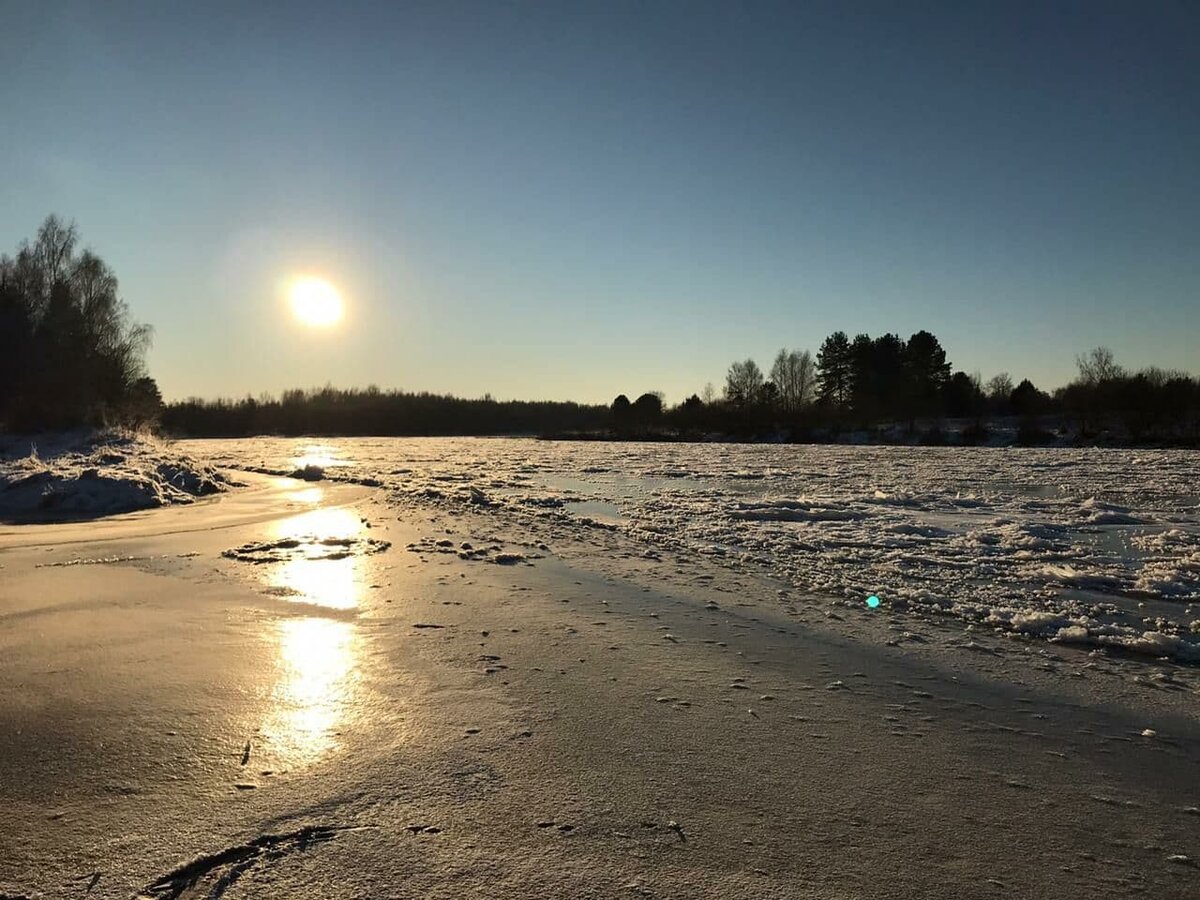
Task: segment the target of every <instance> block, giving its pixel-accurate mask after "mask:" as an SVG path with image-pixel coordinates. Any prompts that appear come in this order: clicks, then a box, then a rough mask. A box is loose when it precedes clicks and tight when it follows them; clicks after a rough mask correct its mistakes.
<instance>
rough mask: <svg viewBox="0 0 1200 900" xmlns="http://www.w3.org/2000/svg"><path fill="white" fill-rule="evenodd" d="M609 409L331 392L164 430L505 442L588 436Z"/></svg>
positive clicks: (173, 414) (177, 408) (248, 404)
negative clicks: (503, 438)
mask: <svg viewBox="0 0 1200 900" xmlns="http://www.w3.org/2000/svg"><path fill="white" fill-rule="evenodd" d="M609 417H610V414H609V409H608V407H606V406H604V405H603V404H597V405H592V406H589V405H585V404H580V403H561V402H553V401H528V400H504V401H501V400H494V399H492V397H490V396H484V397H482V398H479V399H466V398H462V397H453V396H450V395H446V394H431V393H424V392H422V393H411V392H406V391H383V390H380V389H379V388H377V387H374V386H372V387H368V388H365V389H356V388H351V389H347V390H343V389H338V388H334V387H331V386H326V387H323V388H314V389H312V390H300V389H296V390H288V391H284V392H283V394H282V395H281V396H280V397H279V398H275V397H273V396H271V395H267V394H265V395H262V396H261V397H258V398H254V397H244V398H242V399H240V400H201V399H198V398H192V399H189V400H184V401H182V402H180V403H172V404H169V405H168V406H167V407H166V408H165V409H164V410H163V416H162V427H163V428H164V430H166V431H167V432H168V433H173V434H177V435H187V436H191V437H238V436H244V435H254V434H282V435H302V434H313V435H330V436H332V435H381V436H405V437H412V436H419V435H500V434H527V435H537V434H547V433H557V432H575V433H580V432H589V431H595V430H597V429H604V428H606V427H608V424H609Z"/></svg>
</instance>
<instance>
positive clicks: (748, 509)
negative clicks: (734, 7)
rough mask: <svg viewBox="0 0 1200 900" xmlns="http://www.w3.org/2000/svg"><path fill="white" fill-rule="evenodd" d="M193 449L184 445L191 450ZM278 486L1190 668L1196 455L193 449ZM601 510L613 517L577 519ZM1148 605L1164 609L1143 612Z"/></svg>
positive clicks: (450, 446)
mask: <svg viewBox="0 0 1200 900" xmlns="http://www.w3.org/2000/svg"><path fill="white" fill-rule="evenodd" d="M185 443H188V442H185ZM188 446H189V447H191V448H192V449H193V451H194V452H195V453H196V454H197V455H204V456H210V457H212V458H214V459H217V460H219V461H221V462H223V463H225V464H228V465H233V466H238V467H248V468H255V469H258V470H262V471H271V472H276V473H279V474H288V473H290V472H292V471H294V470H295V469H297V468H299V467H302V466H303V465H305V464H307V463H309V462H311V461H313V460H319V461H320V462H321V464H322V465H323V466H325V474H326V476H327V477H330V478H333V479H341V480H353V481H359V482H366V483H382V484H383V485H385V486H386V487H388V488H389V489H390V490H391V491H392V493H393V496H394V498H395V499H396V501H397V502H399V503H410V504H418V505H419V504H427V503H434V504H449V505H460V504H462V505H469V506H473V507H477V508H483V509H487V510H491V511H492V512H494V513H495V514H498V515H503V516H511V517H513V518H514V519H529V518H536V519H542V520H548V521H550V522H553V523H554V524H555V526H556V527H559V528H562V529H570V530H572V531H573V532H583V531H586V530H587V529H594V528H609V529H611V528H614V527H615V528H618V529H620V530H621V531H623V532H624V533H625V534H627V535H628V536H630V537H633V538H635V539H636V540H638V541H641V542H643V543H645V544H646V545H648V547H649V549H653V550H655V551H657V552H662V551H668V550H672V551H677V552H680V553H685V554H686V553H695V554H702V555H704V556H708V557H710V558H713V559H716V560H720V561H722V563H723V564H725V565H728V566H730V567H738V568H743V567H744V568H753V569H756V570H761V571H762V572H763V573H765V574H769V575H772V576H774V577H776V578H779V579H782V580H784V581H785V582H787V583H789V584H791V585H792V586H793V587H794V588H795V589H796V590H798V591H801V592H805V593H808V594H811V595H816V596H818V597H824V598H827V599H828V600H830V601H831V602H850V603H855V604H859V605H861V603H862V602H863V599H864V598H865V597H866V596H867V595H869V594H877V595H878V596H879V597H880V599H881V601H882V607H883V608H888V607H891V608H893V609H906V610H910V611H918V612H920V611H925V612H929V613H936V614H938V615H946V616H953V617H958V618H959V619H962V620H964V621H966V622H969V623H973V624H975V625H976V626H988V627H992V628H996V629H1000V630H1003V631H1009V632H1013V633H1017V634H1023V635H1034V636H1038V637H1043V638H1047V639H1051V640H1056V641H1067V642H1072V643H1078V644H1085V645H1091V646H1110V647H1115V648H1120V649H1122V650H1124V651H1128V652H1132V653H1141V654H1149V655H1154V656H1168V657H1173V658H1176V659H1181V660H1194V659H1196V658H1197V655H1198V654H1200V638H1198V637H1197V635H1195V634H1194V633H1193V632H1192V631H1191V629H1190V623H1191V622H1192V621H1193V620H1194V619H1195V618H1196V616H1195V614H1194V610H1191V609H1190V608H1189V604H1195V603H1200V498H1198V497H1197V496H1196V494H1195V491H1196V488H1195V481H1196V475H1197V473H1198V472H1200V453H1197V452H1196V451H1183V450H1162V451H1146V450H1138V451H1124V450H1114V449H1103V450H1096V449H1066V448H1053V449H1018V448H961V447H955V448H917V447H855V446H793V445H737V444H638V443H602V442H595V443H592V442H587V443H556V442H543V441H534V440H512V439H495V440H490V439H471V438H465V439H464V438H458V439H338V440H329V441H322V442H319V443H314V442H312V441H304V440H293V439H278V438H256V439H246V440H234V441H198V442H192V443H188ZM599 504H602V505H603V508H606V509H611V510H617V511H619V513H620V515H619V517H615V516H611V515H609V516H605V517H604V518H603V519H597V518H595V517H593V516H591V515H589V514H588V512H589V511H590V510H594V509H595V508H597V505H599ZM1148 602H1154V603H1166V604H1169V607H1168V608H1167V609H1166V610H1163V609H1159V610H1156V613H1155V615H1154V616H1150V615H1149V614H1148V613H1147V611H1146V610H1145V609H1144V608H1143V604H1145V603H1148Z"/></svg>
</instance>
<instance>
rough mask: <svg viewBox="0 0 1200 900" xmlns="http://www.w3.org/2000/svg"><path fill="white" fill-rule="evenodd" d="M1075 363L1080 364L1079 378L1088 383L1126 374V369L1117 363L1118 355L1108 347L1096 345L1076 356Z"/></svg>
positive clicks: (1093, 383)
mask: <svg viewBox="0 0 1200 900" xmlns="http://www.w3.org/2000/svg"><path fill="white" fill-rule="evenodd" d="M1075 364H1076V365H1077V366H1079V380H1080V381H1082V382H1083V383H1084V384H1087V385H1097V384H1100V383H1102V382H1105V381H1115V380H1116V379H1118V378H1123V377H1124V375H1125V370H1124V369H1123V368H1121V366H1119V365H1117V360H1116V357H1115V356H1114V355H1113V352H1112V350H1110V349H1109V348H1108V347H1095V348H1093V349H1091V350H1089V351H1088V352H1087V353H1084V354H1083V355H1082V356H1077V357H1075Z"/></svg>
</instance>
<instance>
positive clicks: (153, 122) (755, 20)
mask: <svg viewBox="0 0 1200 900" xmlns="http://www.w3.org/2000/svg"><path fill="white" fill-rule="evenodd" d="M4 20H5V37H4V38H3V39H2V40H0V109H3V110H4V113H5V119H6V123H5V127H4V132H3V137H2V138H0V171H3V173H4V177H3V178H0V248H3V249H4V250H7V251H9V252H11V251H12V250H14V249H15V248H16V246H17V244H18V243H19V241H20V240H21V239H22V238H24V237H28V236H31V235H32V233H33V231H34V230H35V229H36V227H37V225H38V223H39V222H40V221H41V220H42V218H44V216H45V215H46V214H47V213H49V212H51V211H53V212H57V213H60V214H62V215H64V216H67V217H69V218H74V219H75V220H76V222H77V223H78V225H79V228H80V230H81V232H82V235H83V238H84V241H85V243H87V244H88V245H90V246H92V247H93V248H94V249H95V250H96V251H97V252H99V253H100V255H101V256H103V257H104V258H105V259H106V260H108V262H109V263H110V264H111V265H112V266H113V267H114V268H115V270H116V271H117V274H118V276H119V277H120V279H121V284H122V293H123V296H124V297H125V299H126V300H127V301H128V302H129V304H130V306H131V308H132V310H133V312H134V314H135V315H136V316H137V317H138V318H139V319H142V320H144V321H148V322H150V323H151V324H153V326H154V328H155V344H154V349H153V351H152V353H151V357H150V364H151V369H152V372H153V374H154V375H155V376H156V377H157V378H158V380H159V382H160V384H161V386H162V388H163V392H164V394H165V395H166V396H167V397H170V398H178V397H182V396H187V395H204V396H214V395H218V394H220V395H242V394H246V393H253V394H257V393H259V392H260V391H264V390H269V391H276V392H277V391H279V390H280V389H282V388H285V387H289V386H297V385H299V386H312V385H319V384H324V383H325V382H333V383H334V384H337V385H342V386H349V385H366V384H368V383H376V384H378V385H380V386H383V387H403V388H408V389H423V390H434V391H449V392H454V393H459V394H463V395H468V396H478V395H481V394H483V393H484V392H489V391H490V392H491V393H492V394H494V395H496V396H498V397H548V398H575V399H581V400H605V401H607V400H609V399H611V397H612V396H613V395H615V394H617V393H618V392H625V393H629V394H634V393H640V392H641V391H643V390H651V389H659V390H663V391H665V392H666V394H667V397H668V400H669V401H672V402H674V401H678V400H679V399H681V398H682V397H683V396H685V395H687V394H689V393H692V392H693V391H699V390H700V389H701V388H702V387H703V385H704V384H705V382H708V381H712V382H714V383H715V384H717V385H718V386H719V385H720V384H721V382H722V380H723V377H724V372H725V369H726V368H727V366H728V364H729V362H730V361H732V360H733V359H740V358H745V357H747V356H753V357H754V358H756V359H757V360H758V361H759V362H760V364H762V365H764V367H765V366H767V365H769V363H770V360H771V357H772V356H773V355H774V353H775V351H776V350H777V349H778V348H779V347H781V346H785V345H786V346H788V347H798V348H809V349H812V350H814V351H815V350H816V349H817V347H818V345H819V344H820V342H821V340H822V339H823V338H824V337H825V335H827V334H828V333H829V332H831V331H833V330H835V329H839V328H840V329H843V330H845V331H847V332H850V333H851V334H854V333H856V332H860V331H866V332H870V333H872V334H876V333H880V332H884V331H896V332H898V333H900V334H901V335H904V336H907V335H908V334H910V333H911V332H913V331H916V330H918V329H921V328H927V329H929V330H931V331H933V332H934V333H935V334H937V335H938V336H939V337H940V338H941V340H942V342H943V344H944V345H945V346H946V348H947V350H948V352H949V355H950V358H951V360H952V361H953V362H954V364H955V366H956V368H961V369H965V370H967V371H976V370H978V371H980V372H981V373H982V374H983V376H984V377H985V378H986V377H989V376H990V375H992V374H994V373H995V372H997V371H1000V370H1007V371H1009V372H1011V373H1012V374H1013V376H1014V377H1016V378H1018V379H1019V378H1021V377H1026V376H1028V377H1030V378H1032V379H1033V380H1034V381H1035V382H1037V383H1038V384H1039V385H1041V386H1043V387H1053V386H1055V385H1058V384H1061V383H1063V382H1065V381H1066V380H1068V379H1069V378H1070V377H1071V375H1072V373H1073V371H1074V357H1075V355H1076V354H1077V353H1079V352H1082V351H1084V350H1086V349H1088V348H1090V347H1092V346H1095V345H1098V344H1106V345H1109V346H1111V347H1112V348H1113V349H1114V350H1115V351H1116V353H1117V356H1118V359H1119V360H1120V361H1122V362H1124V363H1125V364H1126V365H1129V366H1131V367H1138V366H1142V365H1149V364H1157V365H1161V366H1165V367H1175V368H1183V369H1187V370H1190V371H1192V372H1197V371H1200V351H1198V350H1197V339H1198V338H1200V252H1198V248H1200V164H1198V162H1197V161H1198V160H1200V99H1198V98H1200V54H1198V51H1197V49H1196V48H1197V47H1198V46H1200V7H1197V6H1196V5H1195V4H1192V3H1186V2H1184V3H1171V2H1154V3H1134V2H1127V3H1117V4H1112V3H1104V2H1080V3H1068V4H1062V3H1053V2H1041V3H1033V4H1020V3H991V2H986V3H983V2H981V3H970V2H947V3H940V4H935V3H921V2H913V3H905V4H894V3H878V4H871V3H783V4H769V3H752V2H751V3H744V4H735V3H718V4H711V5H710V4H703V3H698V2H692V3H678V4H672V3H619V2H605V3H597V4H594V5H588V4H581V3H571V4H564V3H546V4H513V3H500V2H491V3H477V4H476V3H453V2H437V3H417V4H404V3H400V4H392V3H388V4H378V5H372V4H353V3H345V4H299V3H298V4H266V3H264V4H236V5H229V6H221V5H219V4H207V3H206V4H190V5H184V4H167V3H147V4H138V5H133V4H119V3H116V4H114V3H103V4H99V3H98V4H53V3H46V4H24V5H11V6H8V7H6V8H5V10H4ZM310 272H317V273H321V274H323V275H325V276H326V277H328V278H329V279H330V280H331V281H332V282H333V283H335V284H336V285H337V286H338V287H339V289H340V290H341V291H342V293H343V295H344V296H345V299H346V303H347V317H346V320H345V321H344V322H343V323H342V325H340V326H339V327H337V328H335V329H330V330H325V331H317V330H314V329H308V328H305V327H303V326H301V325H300V324H298V323H296V322H295V321H293V319H292V318H291V317H290V316H289V314H288V312H287V309H286V306H285V304H284V302H283V300H282V298H281V291H280V285H281V284H282V283H283V282H285V281H286V279H288V278H289V277H291V276H293V275H296V274H298V273H310Z"/></svg>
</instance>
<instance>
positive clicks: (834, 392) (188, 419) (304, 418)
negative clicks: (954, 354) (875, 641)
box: [0, 216, 1200, 444]
mask: <svg viewBox="0 0 1200 900" xmlns="http://www.w3.org/2000/svg"><path fill="white" fill-rule="evenodd" d="M117 288H118V283H117V278H116V275H115V274H114V273H113V271H112V270H111V269H110V268H109V267H108V266H107V265H106V264H105V263H104V261H103V260H102V259H100V257H98V256H97V255H96V254H94V253H93V252H92V251H90V250H86V249H84V250H81V249H80V248H79V236H78V233H77V231H76V229H75V226H74V225H73V224H67V223H64V222H63V221H62V220H60V219H59V218H58V217H56V216H49V217H48V218H47V219H46V220H45V222H43V223H42V226H41V227H40V228H39V229H38V231H37V236H36V237H35V239H34V240H33V241H26V242H24V243H23V244H21V246H20V247H19V248H18V250H17V252H16V255H15V256H11V257H10V256H7V255H5V256H0V428H8V429H11V430H32V429H38V428H61V427H66V426H73V425H82V424H91V425H104V424H118V423H119V424H134V425H137V424H142V423H154V422H157V421H158V420H159V419H160V417H161V423H162V426H163V427H164V428H166V429H167V430H168V431H170V432H173V433H176V434H180V435H194V436H216V435H223V436H236V435H250V434H264V433H272V434H296V435H298V434H322V435H335V434H346V435H471V434H543V435H551V436H576V437H581V436H589V437H596V438H603V437H618V438H650V439H671V438H681V439H694V438H697V437H733V438H740V439H750V440H753V439H774V440H778V439H785V440H786V439H791V440H824V439H837V438H838V437H839V435H841V434H844V433H846V432H849V431H867V432H874V435H875V436H876V437H877V438H881V439H891V438H893V437H895V436H896V434H897V433H900V434H901V435H906V436H908V437H909V438H915V439H917V440H922V441H926V442H930V443H937V442H941V441H942V440H945V439H946V438H947V435H946V433H945V432H944V431H943V426H944V425H945V424H946V421H947V420H959V421H958V425H959V430H958V432H957V434H958V437H957V439H958V440H960V441H962V442H966V443H972V442H978V441H981V440H984V439H986V438H987V436H988V429H989V427H990V425H989V423H994V422H995V421H996V420H997V419H1001V418H1005V417H1015V419H1016V420H1017V421H1018V422H1019V423H1020V431H1019V439H1020V441H1021V442H1023V443H1039V442H1043V441H1047V440H1050V439H1053V438H1054V437H1055V436H1056V435H1055V434H1054V433H1053V431H1054V430H1057V431H1059V432H1060V435H1059V436H1061V433H1062V432H1067V431H1069V432H1070V435H1071V436H1072V437H1075V438H1078V439H1082V440H1090V439H1092V438H1101V439H1112V440H1114V441H1125V440H1127V441H1133V442H1155V443H1163V444H1169V443H1188V444H1196V443H1198V442H1200V382H1197V380H1196V379H1195V378H1194V377H1192V376H1191V375H1189V374H1187V373H1185V372H1178V371H1167V370H1163V369H1159V368H1155V367H1150V368H1146V369H1142V370H1140V371H1137V372H1130V371H1128V370H1126V369H1125V368H1124V367H1122V366H1121V365H1119V364H1118V363H1117V361H1116V359H1115V357H1114V355H1113V353H1112V351H1111V350H1108V349H1107V348H1104V347H1099V348H1096V349H1095V350H1092V351H1089V352H1088V353H1086V354H1084V355H1083V356H1080V357H1079V358H1078V359H1077V363H1078V369H1079V373H1078V375H1077V377H1076V378H1075V379H1074V380H1072V381H1071V382H1070V383H1069V384H1067V385H1065V386H1063V387H1061V388H1058V389H1057V390H1055V391H1053V392H1047V391H1043V390H1042V389H1040V388H1038V387H1037V386H1035V385H1034V384H1033V383H1032V382H1031V381H1030V380H1029V379H1022V380H1021V381H1020V382H1018V383H1016V384H1014V382H1013V379H1012V377H1011V376H1009V374H1008V373H1006V372H1001V373H999V374H997V375H995V376H993V377H992V378H990V379H988V380H987V381H986V382H984V381H983V380H982V378H981V377H980V376H979V375H977V374H974V375H972V374H968V373H966V372H963V371H955V370H954V368H953V367H952V365H951V363H950V361H949V360H948V358H947V356H946V351H945V349H944V348H943V347H942V345H941V342H940V341H939V340H938V339H937V337H936V336H935V335H933V334H932V333H931V332H929V331H924V330H922V331H918V332H916V333H915V334H913V335H911V336H909V337H908V338H907V339H902V338H901V337H900V336H899V335H897V334H892V333H888V334H883V335H880V336H877V337H872V336H871V335H868V334H859V335H856V336H855V337H854V338H851V337H850V336H849V335H848V334H847V333H846V332H844V331H836V332H834V333H833V334H831V335H829V336H828V337H827V338H825V340H824V341H823V342H822V343H821V345H820V347H819V348H818V350H817V353H816V354H815V356H814V354H812V353H811V352H810V351H808V350H789V349H787V348H785V349H782V350H780V351H779V353H778V354H777V355H776V356H775V358H774V360H773V362H772V364H771V366H770V369H769V370H768V371H766V372H764V371H763V370H762V369H761V368H760V367H759V366H758V364H757V363H756V362H755V361H754V360H753V359H745V360H739V361H736V362H734V363H733V364H731V365H730V366H729V369H728V371H727V373H726V376H725V383H724V386H723V389H722V390H721V391H720V392H718V391H717V389H716V388H714V387H713V386H712V385H708V386H706V387H705V389H704V391H703V392H702V394H693V395H692V396H690V397H688V398H686V399H685V400H684V401H683V402H681V403H679V404H678V405H676V406H673V407H668V406H666V404H665V403H664V398H663V395H662V394H661V393H659V392H656V391H647V392H644V393H642V394H641V395H639V396H637V398H636V399H635V400H630V399H629V398H628V397H627V396H626V395H624V394H622V395H620V396H618V397H617V398H616V399H615V400H614V401H613V402H612V404H611V405H609V406H604V405H589V404H580V403H570V402H550V401H519V400H511V401H496V400H494V399H492V397H491V396H490V395H489V396H485V397H482V398H479V399H465V398H460V397H453V396H449V395H440V394H432V393H425V392H421V393H413V392H406V391H398V390H391V391H381V390H380V389H378V388H376V387H368V388H365V389H349V390H341V389H336V388H334V387H332V386H326V387H324V388H316V389H312V390H299V389H296V390H289V391H286V392H284V393H283V395H282V396H281V397H279V398H278V399H276V398H274V397H271V396H267V395H264V396H260V397H258V398H253V397H245V398H242V399H238V400H226V399H218V400H202V399H198V398H192V399H188V400H185V401H182V402H177V403H172V404H170V405H168V406H166V407H164V406H163V405H162V401H161V397H160V395H159V391H158V386H157V385H156V384H155V382H154V380H153V379H152V378H151V377H149V375H148V374H147V372H146V365H145V354H146V350H147V349H148V347H149V343H150V336H151V331H150V328H149V327H148V326H147V325H143V324H140V323H138V322H136V321H134V320H133V319H132V318H131V317H130V315H129V311H128V309H127V307H126V305H125V303H124V302H123V301H122V300H121V299H120V297H119V296H118V293H117ZM964 422H965V423H966V424H965V425H964V424H963V423H964Z"/></svg>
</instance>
